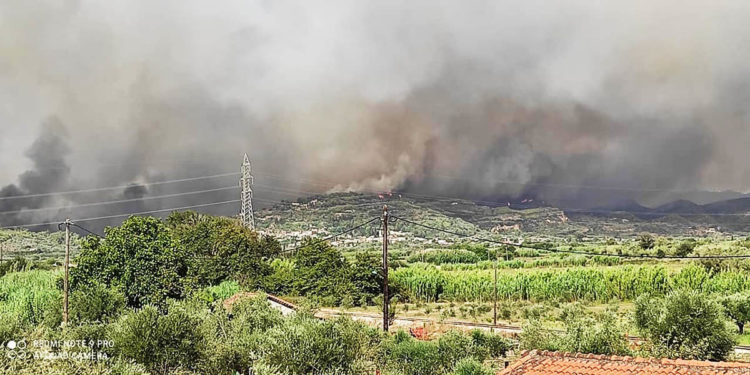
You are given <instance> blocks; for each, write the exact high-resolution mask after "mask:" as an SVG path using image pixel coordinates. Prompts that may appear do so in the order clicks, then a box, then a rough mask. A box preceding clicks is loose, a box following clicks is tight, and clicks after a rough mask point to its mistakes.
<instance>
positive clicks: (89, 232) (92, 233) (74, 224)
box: [72, 223, 104, 238]
mask: <svg viewBox="0 0 750 375" xmlns="http://www.w3.org/2000/svg"><path fill="white" fill-rule="evenodd" d="M72 225H73V226H74V227H76V228H78V229H82V230H83V231H85V232H87V233H88V234H91V235H94V236H97V237H99V238H104V236H102V235H100V234H99V233H95V232H92V231H90V230H88V229H86V228H84V227H82V226H80V225H78V224H76V223H72Z"/></svg>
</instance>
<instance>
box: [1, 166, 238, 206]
mask: <svg viewBox="0 0 750 375" xmlns="http://www.w3.org/2000/svg"><path fill="white" fill-rule="evenodd" d="M239 174H240V173H239V172H234V173H221V174H215V175H211V176H200V177H190V178H181V179H176V180H164V181H155V182H145V183H133V184H130V185H121V186H108V187H100V188H92V189H81V190H68V191H57V192H51V193H40V194H24V195H13V196H8V197H0V200H11V199H23V198H38V197H49V196H54V195H66V194H79V193H93V192H98V191H107V190H117V189H127V188H130V187H134V186H157V185H165V184H173V183H177V182H188V181H198V180H208V179H212V178H219V177H228V176H237V175H239Z"/></svg>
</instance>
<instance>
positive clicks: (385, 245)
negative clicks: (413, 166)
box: [382, 206, 391, 332]
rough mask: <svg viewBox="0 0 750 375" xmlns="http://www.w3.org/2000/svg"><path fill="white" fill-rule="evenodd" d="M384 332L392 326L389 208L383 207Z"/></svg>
mask: <svg viewBox="0 0 750 375" xmlns="http://www.w3.org/2000/svg"><path fill="white" fill-rule="evenodd" d="M382 220H383V331H385V332H388V328H389V326H390V325H391V324H390V319H389V317H388V303H389V300H390V299H389V296H388V206H383V219H382Z"/></svg>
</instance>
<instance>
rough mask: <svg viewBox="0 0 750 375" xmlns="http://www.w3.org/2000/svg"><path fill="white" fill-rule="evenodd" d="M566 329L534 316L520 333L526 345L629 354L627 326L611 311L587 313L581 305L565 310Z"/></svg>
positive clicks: (537, 347) (532, 347) (553, 348)
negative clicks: (552, 327) (547, 325)
mask: <svg viewBox="0 0 750 375" xmlns="http://www.w3.org/2000/svg"><path fill="white" fill-rule="evenodd" d="M563 315H564V319H563V323H564V325H565V332H564V333H562V334H560V333H557V332H551V331H549V330H548V329H546V328H545V327H543V326H542V325H541V322H540V321H539V320H538V319H536V320H531V321H530V322H529V324H527V325H526V326H525V327H524V330H523V332H522V333H521V346H522V347H523V348H524V349H543V350H554V351H564V352H571V353H592V354H610V355H612V354H617V355H630V354H632V353H631V351H630V349H629V343H628V339H627V336H626V334H625V329H624V327H623V326H622V325H621V324H619V323H618V321H617V317H616V315H615V314H614V312H612V311H607V312H604V313H601V314H596V315H588V314H586V313H585V312H584V311H583V309H581V308H580V306H578V305H574V306H573V307H569V308H568V310H567V311H564V312H563Z"/></svg>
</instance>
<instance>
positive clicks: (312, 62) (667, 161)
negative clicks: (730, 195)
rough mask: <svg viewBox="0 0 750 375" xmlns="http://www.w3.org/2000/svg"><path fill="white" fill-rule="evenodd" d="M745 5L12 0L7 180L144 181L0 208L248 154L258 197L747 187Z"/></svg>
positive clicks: (2, 144) (645, 197)
mask: <svg viewBox="0 0 750 375" xmlns="http://www.w3.org/2000/svg"><path fill="white" fill-rule="evenodd" d="M749 18H750V4H748V3H747V2H746V1H698V0H691V1H687V2H686V1H679V2H678V1H670V0H661V1H625V0H622V1H620V0H616V1H608V2H605V3H597V2H591V1H583V0H580V1H578V0H574V1H566V2H550V1H541V0H532V1H472V0H469V1H435V0H429V1H428V0H417V1H408V2H403V1H377V2H367V1H348V0H347V1H343V0H342V1H326V2H320V3H317V2H309V1H284V0H281V1H245V0H242V1H240V0H236V1H226V2H221V3H218V4H211V5H208V4H207V3H206V2H204V1H198V0H189V1H185V0H171V1H160V2H152V1H133V0H127V1H126V0H122V1H107V2H101V1H93V0H77V1H74V0H69V1H60V0H54V1H53V0H41V1H35V2H28V1H23V0H8V1H3V2H1V3H0V103H2V104H0V124H2V125H1V126H2V130H1V134H2V138H1V139H0V160H2V165H1V166H0V181H5V182H7V186H6V187H5V188H3V190H2V193H0V194H2V195H4V196H11V195H13V196H17V195H25V194H35V193H43V192H49V191H62V190H76V189H84V188H89V187H98V186H120V185H122V186H126V185H131V184H132V185H133V186H132V187H130V188H127V189H122V190H118V191H106V192H97V193H91V194H77V195H66V196H49V197H40V198H38V199H11V200H0V205H1V207H2V211H20V210H32V209H38V208H45V207H47V208H49V207H63V206H66V205H80V204H86V203H91V202H97V201H107V200H129V199H131V200H132V199H134V198H139V197H153V196H157V195H163V194H171V193H179V192H187V191H194V190H201V189H212V188H217V187H225V186H232V185H235V184H236V177H232V176H230V177H228V178H224V179H218V180H206V181H193V182H190V183H182V184H176V185H156V186H153V185H143V184H145V183H148V182H150V181H157V180H166V179H176V178H184V177H192V176H201V175H209V174H217V173H222V172H227V171H234V170H236V169H238V167H239V166H238V162H239V161H240V158H241V156H242V154H243V153H244V152H248V153H249V154H250V156H251V158H252V159H253V160H254V161H255V168H256V169H255V172H256V182H258V184H259V185H260V184H263V185H265V186H258V189H257V190H258V191H257V192H256V197H258V198H261V199H262V197H265V198H266V199H268V200H278V199H282V198H285V199H289V198H293V197H294V196H297V195H304V194H305V193H304V192H305V191H317V192H322V191H331V190H367V191H371V190H388V189H401V190H408V191H415V192H422V193H425V194H435V195H438V194H442V195H458V196H464V197H472V198H480V199H493V200H494V199H497V200H502V199H522V198H526V197H528V198H534V199H538V200H546V201H548V202H554V203H559V204H566V205H576V206H584V207H588V206H599V205H606V204H611V203H613V202H618V201H622V200H627V199H636V200H638V201H639V202H641V203H644V204H653V203H659V202H664V201H667V200H671V199H674V198H675V197H679V196H683V195H684V194H683V193H681V192H683V191H694V190H736V191H741V192H747V191H748V190H749V189H750V169H748V167H747V165H746V160H748V158H749V157H750V147H747V144H749V143H750V128H749V127H748V125H749V123H750V107H748V105H747V103H748V102H749V100H750V64H747V61H750V49H749V48H747V45H748V42H750V25H749V24H748V23H747V21H746V20H747V19H749ZM50 119H52V120H50ZM39 124H43V125H41V126H40V125H39ZM264 189H265V190H264ZM236 196H237V192H236V191H231V190H226V191H220V192H215V193H212V194H204V195H191V196H183V197H177V198H170V199H168V200H163V199H153V200H144V201H141V202H127V203H123V204H119V205H111V206H90V207H88V208H82V209H80V210H78V211H72V212H71V211H66V210H62V211H55V210H52V211H38V210H37V211H30V212H22V213H16V214H5V215H3V214H0V223H1V224H3V225H12V224H19V223H29V222H35V221H36V222H44V221H47V220H58V219H60V216H61V215H67V214H71V215H73V216H78V217H80V216H86V217H95V216H106V215H108V214H117V213H122V212H135V210H138V211H144V210H158V209H162V208H169V207H178V206H184V205H194V204H202V203H207V202H218V201H222V200H228V199H235V197H236ZM266 203H267V202H266ZM210 209H212V210H214V211H213V212H221V213H233V212H234V211H236V207H235V206H231V205H229V206H217V207H212V208H210Z"/></svg>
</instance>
